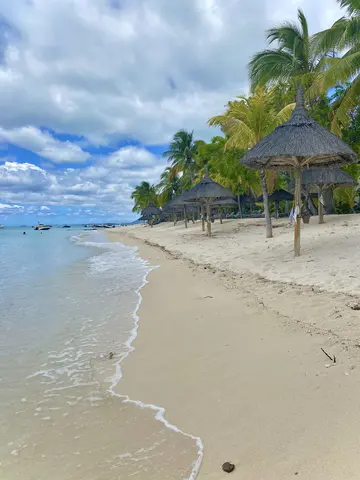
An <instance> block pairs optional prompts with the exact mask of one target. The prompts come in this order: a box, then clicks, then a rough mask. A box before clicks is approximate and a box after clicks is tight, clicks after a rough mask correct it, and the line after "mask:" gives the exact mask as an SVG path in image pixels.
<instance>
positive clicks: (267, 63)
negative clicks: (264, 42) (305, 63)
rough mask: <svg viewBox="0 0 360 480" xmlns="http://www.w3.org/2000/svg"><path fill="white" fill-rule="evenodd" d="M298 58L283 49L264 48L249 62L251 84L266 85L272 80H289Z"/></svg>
mask: <svg viewBox="0 0 360 480" xmlns="http://www.w3.org/2000/svg"><path fill="white" fill-rule="evenodd" d="M295 63H296V59H295V58H294V56H293V55H291V54H290V53H287V52H284V51H282V50H271V49H268V50H264V51H262V52H258V53H256V54H255V55H254V56H253V57H252V58H251V60H250V62H249V73H250V81H251V84H252V85H253V86H254V85H266V84H267V83H269V82H271V81H272V80H277V79H281V80H285V81H287V80H289V79H290V78H291V76H292V74H293V72H294V65H295Z"/></svg>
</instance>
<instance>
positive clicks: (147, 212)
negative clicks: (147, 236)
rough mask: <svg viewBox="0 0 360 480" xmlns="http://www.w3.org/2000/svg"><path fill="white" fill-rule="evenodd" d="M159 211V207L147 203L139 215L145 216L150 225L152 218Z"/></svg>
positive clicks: (151, 224)
mask: <svg viewBox="0 0 360 480" xmlns="http://www.w3.org/2000/svg"><path fill="white" fill-rule="evenodd" d="M161 213H162V211H161V210H160V208H158V207H156V206H155V205H154V204H153V203H149V205H148V206H147V207H146V208H144V209H143V210H142V211H141V216H142V217H144V218H147V220H148V223H149V225H150V226H151V227H152V226H153V222H152V218H153V217H155V215H160V214H161Z"/></svg>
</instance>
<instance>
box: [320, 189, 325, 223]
mask: <svg viewBox="0 0 360 480" xmlns="http://www.w3.org/2000/svg"><path fill="white" fill-rule="evenodd" d="M318 194H319V196H318V212H319V223H325V222H324V205H323V201H324V199H323V196H322V194H323V189H322V187H320V186H319V187H318Z"/></svg>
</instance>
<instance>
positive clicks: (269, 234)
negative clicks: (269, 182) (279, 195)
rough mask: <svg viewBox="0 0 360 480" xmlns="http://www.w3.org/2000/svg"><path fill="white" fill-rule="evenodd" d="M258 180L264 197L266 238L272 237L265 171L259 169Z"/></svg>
mask: <svg viewBox="0 0 360 480" xmlns="http://www.w3.org/2000/svg"><path fill="white" fill-rule="evenodd" d="M260 182H261V188H262V193H263V199H264V213H265V223H266V238H272V236H273V234H272V225H271V216H270V210H269V195H268V191H267V186H266V177H265V171H264V170H260Z"/></svg>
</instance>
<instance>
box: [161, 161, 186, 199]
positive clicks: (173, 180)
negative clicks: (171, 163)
mask: <svg viewBox="0 0 360 480" xmlns="http://www.w3.org/2000/svg"><path fill="white" fill-rule="evenodd" d="M157 189H158V191H159V192H160V195H159V196H160V202H161V205H163V204H164V203H166V202H169V201H170V200H172V199H173V198H174V197H176V196H177V195H180V193H181V188H180V178H179V175H178V174H177V173H176V171H175V170H174V168H171V167H166V168H165V170H164V171H163V173H162V174H161V177H160V183H159V184H158V185H157Z"/></svg>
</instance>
